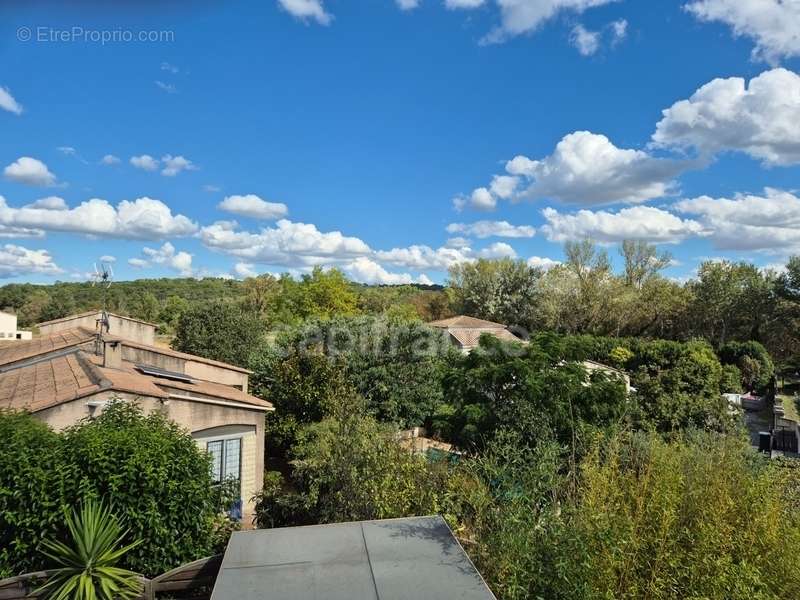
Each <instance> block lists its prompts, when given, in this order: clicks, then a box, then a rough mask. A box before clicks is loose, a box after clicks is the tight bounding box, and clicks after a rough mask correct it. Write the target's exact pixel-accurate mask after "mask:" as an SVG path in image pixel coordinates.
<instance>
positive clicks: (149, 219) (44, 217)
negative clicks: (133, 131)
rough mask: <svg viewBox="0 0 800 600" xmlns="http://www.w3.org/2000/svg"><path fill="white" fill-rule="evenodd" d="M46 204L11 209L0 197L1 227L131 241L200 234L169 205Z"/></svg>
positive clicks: (99, 201) (136, 202)
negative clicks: (70, 206)
mask: <svg viewBox="0 0 800 600" xmlns="http://www.w3.org/2000/svg"><path fill="white" fill-rule="evenodd" d="M59 200H60V199H59ZM43 202H45V203H46V206H43V205H38V206H36V203H34V204H32V205H28V206H23V207H21V208H12V207H10V206H9V205H8V203H7V202H6V200H5V198H3V197H2V196H0V227H12V228H25V229H32V230H36V231H39V232H44V231H61V232H69V233H80V234H86V235H96V236H107V237H120V238H131V239H160V238H165V237H174V236H186V235H191V234H193V233H194V232H195V231H197V225H196V224H195V223H193V222H192V221H191V220H190V219H189V218H187V217H185V216H183V215H173V214H172V211H171V210H170V208H169V207H168V206H167V205H166V204H164V203H163V202H161V201H160V200H155V199H153V198H147V197H144V198H137V199H136V200H133V201H129V200H123V201H122V202H120V203H119V204H118V205H117V206H116V207H114V206H113V205H111V204H110V203H109V202H108V201H106V200H102V199H100V198H92V199H91V200H87V201H85V202H82V203H80V204H79V205H78V206H75V207H74V208H68V207H67V206H66V203H64V204H61V203H59V202H58V200H55V199H53V198H49V199H43Z"/></svg>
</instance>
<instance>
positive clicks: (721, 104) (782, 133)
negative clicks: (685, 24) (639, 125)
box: [653, 4, 800, 165]
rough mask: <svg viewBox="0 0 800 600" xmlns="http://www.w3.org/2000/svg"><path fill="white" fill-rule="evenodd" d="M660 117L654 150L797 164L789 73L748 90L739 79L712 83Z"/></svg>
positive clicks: (795, 98) (767, 76)
mask: <svg viewBox="0 0 800 600" xmlns="http://www.w3.org/2000/svg"><path fill="white" fill-rule="evenodd" d="M798 6H800V4H798ZM798 31H800V29H798ZM798 39H799V40H800V37H798ZM663 115H664V116H663V118H662V119H661V121H659V123H658V125H656V131H655V133H654V134H653V142H654V143H655V144H656V145H660V146H665V147H672V148H683V149H695V150H697V151H698V152H699V153H701V154H714V153H717V152H721V151H725V150H733V151H740V152H745V153H747V154H749V155H750V156H752V157H753V158H756V159H759V160H761V161H763V162H764V163H765V164H767V165H791V164H798V163H800V127H798V123H800V75H798V74H797V73H794V72H792V71H788V70H786V69H772V70H770V71H765V72H763V73H761V74H760V75H758V76H757V77H754V78H753V79H751V80H750V85H749V86H747V84H746V82H745V80H744V79H743V78H741V77H730V78H728V79H714V80H713V81H711V82H709V83H707V84H705V85H704V86H703V87H701V88H700V89H698V90H697V91H696V92H695V93H694V94H692V96H691V97H690V98H689V99H688V100H681V101H679V102H676V103H675V104H673V105H672V106H671V107H670V108H668V109H666V110H665V111H663Z"/></svg>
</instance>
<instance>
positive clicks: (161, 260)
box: [128, 242, 194, 277]
mask: <svg viewBox="0 0 800 600" xmlns="http://www.w3.org/2000/svg"><path fill="white" fill-rule="evenodd" d="M142 256H143V257H144V258H130V259H128V264H129V265H130V266H132V267H134V268H137V269H147V268H150V267H152V266H154V265H158V266H163V267H166V268H168V269H170V270H172V271H176V272H177V273H178V274H179V275H180V276H181V277H191V276H192V275H193V274H194V269H193V268H192V255H191V254H189V253H188V252H184V251H180V252H179V251H177V250H176V249H175V246H173V245H172V244H171V243H170V242H165V243H164V244H163V245H162V246H161V247H160V248H150V247H147V246H145V247H144V248H142Z"/></svg>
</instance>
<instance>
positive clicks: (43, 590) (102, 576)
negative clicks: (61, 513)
mask: <svg viewBox="0 0 800 600" xmlns="http://www.w3.org/2000/svg"><path fill="white" fill-rule="evenodd" d="M66 522H67V528H68V529H69V534H70V538H71V539H70V540H69V541H68V542H67V543H64V542H60V541H58V540H54V539H48V540H44V541H43V545H44V548H45V549H44V550H43V551H42V552H43V554H45V556H47V557H49V558H50V559H52V560H53V561H54V562H55V563H56V564H57V565H59V566H58V568H56V569H55V570H53V572H52V574H51V575H50V576H49V577H48V579H47V582H46V583H45V584H44V585H43V586H42V587H40V588H39V589H38V590H36V592H34V593H35V594H38V595H41V596H43V597H46V598H48V600H130V599H132V598H136V597H137V596H138V595H139V594H140V593H141V590H142V583H141V580H140V578H139V575H138V574H137V573H134V572H133V571H129V570H127V569H122V568H120V567H117V566H115V565H116V564H117V562H118V561H119V559H120V558H121V557H122V556H123V555H124V554H125V553H126V552H128V551H129V550H131V549H132V548H134V547H136V546H137V545H139V543H140V542H141V540H137V541H136V542H134V543H132V544H128V545H127V546H123V545H122V540H123V539H124V537H125V535H126V534H127V533H128V532H127V531H122V530H121V527H120V525H119V523H118V522H117V519H116V517H115V516H114V515H113V514H112V513H111V510H110V509H109V508H108V507H107V506H105V505H104V504H103V503H102V502H101V503H98V502H96V501H94V500H87V501H86V502H84V503H83V505H82V506H81V509H80V511H78V510H74V511H73V512H72V514H71V515H67V517H66Z"/></svg>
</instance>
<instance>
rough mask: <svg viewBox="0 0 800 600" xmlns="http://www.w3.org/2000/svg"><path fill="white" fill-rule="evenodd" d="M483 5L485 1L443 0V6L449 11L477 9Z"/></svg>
mask: <svg viewBox="0 0 800 600" xmlns="http://www.w3.org/2000/svg"><path fill="white" fill-rule="evenodd" d="M485 3H486V0H444V5H445V6H446V7H447V8H449V9H450V10H458V9H472V8H478V7H480V6H483V5H484V4H485Z"/></svg>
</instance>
